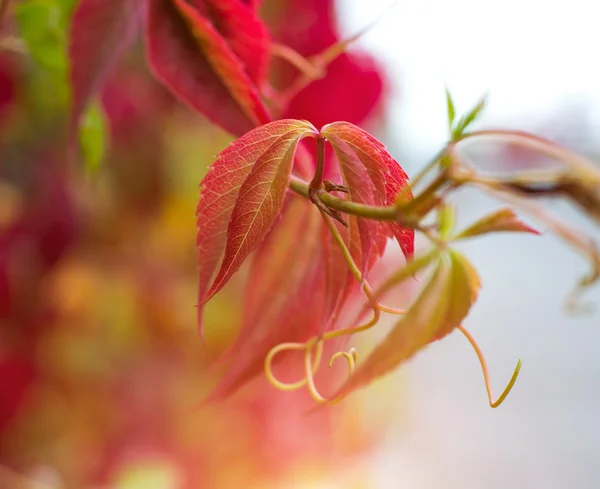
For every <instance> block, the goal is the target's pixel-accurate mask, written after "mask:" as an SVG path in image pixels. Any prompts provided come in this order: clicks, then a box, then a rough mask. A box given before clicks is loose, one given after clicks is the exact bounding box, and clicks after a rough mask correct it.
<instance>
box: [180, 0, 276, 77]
mask: <svg viewBox="0 0 600 489" xmlns="http://www.w3.org/2000/svg"><path fill="white" fill-rule="evenodd" d="M189 3H191V4H192V5H193V6H194V7H196V8H197V9H198V11H199V12H200V13H201V14H202V15H203V16H205V17H206V18H207V19H208V20H210V21H211V22H212V24H213V25H214V28H215V29H216V30H217V31H218V32H219V34H220V35H221V36H222V37H223V38H224V39H225V40H226V41H227V44H228V45H229V47H230V48H231V50H232V51H233V52H234V53H235V55H236V56H237V57H238V59H239V60H240V62H241V63H242V65H243V66H244V69H245V71H246V73H247V74H248V76H249V77H250V79H251V80H252V81H253V82H254V83H255V84H256V85H257V86H259V87H260V86H261V85H262V84H263V82H264V81H265V79H266V75H267V68H268V65H269V60H270V54H271V41H270V39H269V33H268V30H267V28H266V26H265V25H264V23H263V22H262V20H260V19H259V18H258V16H257V15H256V12H255V11H254V9H253V8H252V6H250V7H249V6H247V5H245V4H244V3H243V2H240V1H239V0H191V1H190V2H189ZM254 7H255V6H254Z"/></svg>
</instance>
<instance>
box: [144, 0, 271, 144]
mask: <svg viewBox="0 0 600 489" xmlns="http://www.w3.org/2000/svg"><path fill="white" fill-rule="evenodd" d="M146 36H147V52H148V60H149V63H150V66H151V68H152V70H153V72H154V74H155V76H156V77H157V78H158V79H159V80H161V81H162V83H164V84H165V85H166V86H167V87H168V88H170V89H171V91H173V93H174V94H175V95H176V96H177V97H179V98H180V99H181V100H182V101H184V102H186V103H187V104H188V105H190V106H191V107H193V108H194V109H195V110H197V111H199V112H201V113H202V114H204V115H205V116H206V117H208V118H209V119H210V120H211V121H213V122H214V123H215V124H217V125H219V126H220V127H222V128H223V129H225V130H226V131H229V132H230V133H232V134H235V135H241V134H244V133H246V132H248V131H250V130H251V129H252V128H254V127H256V126H258V125H260V124H264V123H266V122H268V121H269V120H270V118H269V115H268V114H267V112H266V109H265V107H264V106H263V104H262V101H261V100H260V96H259V93H258V89H257V87H256V86H255V85H254V83H253V82H252V80H251V79H250V77H249V75H248V73H247V72H246V71H245V66H244V64H243V62H242V61H240V59H238V57H237V56H236V55H235V53H234V52H233V51H232V49H231V47H230V46H229V44H228V43H227V41H226V40H225V39H224V38H223V37H222V36H221V35H220V34H219V33H218V32H217V30H216V29H215V27H214V25H213V23H212V22H211V21H210V20H208V19H207V18H206V17H203V16H202V15H201V13H200V11H199V10H198V9H197V8H194V7H193V6H192V5H191V4H189V3H187V2H185V1H184V0H149V5H148V18H147V25H146Z"/></svg>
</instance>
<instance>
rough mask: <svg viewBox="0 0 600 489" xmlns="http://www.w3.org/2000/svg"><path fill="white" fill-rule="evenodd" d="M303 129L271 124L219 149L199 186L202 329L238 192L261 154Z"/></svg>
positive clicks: (285, 122) (287, 123)
mask: <svg viewBox="0 0 600 489" xmlns="http://www.w3.org/2000/svg"><path fill="white" fill-rule="evenodd" d="M299 127H306V124H305V123H301V122H299V121H293V120H281V121H276V122H271V123H269V124H266V125H264V126H261V127H258V128H256V129H254V130H253V131H251V132H249V133H248V134H246V135H244V136H242V137H241V138H239V139H237V140H236V141H234V142H233V143H232V144H231V145H230V146H229V147H228V148H226V149H225V150H223V151H222V152H221V153H220V154H219V156H218V157H217V159H216V161H215V162H214V163H213V165H212V166H211V168H210V169H209V171H208V173H207V175H206V176H205V177H204V180H202V182H201V184H200V200H199V202H198V208H197V210H196V217H197V237H196V246H197V248H198V301H199V306H198V325H199V328H200V330H202V308H203V306H202V304H203V302H204V299H205V296H206V292H207V290H208V289H209V287H210V282H211V279H212V278H213V275H214V273H215V271H216V269H217V264H218V263H219V260H220V259H221V257H222V255H223V252H224V250H225V244H226V231H227V226H228V223H229V220H230V218H231V215H232V212H233V208H234V205H235V203H236V200H237V197H238V192H239V190H240V188H241V187H242V184H243V183H244V181H245V180H246V178H247V177H248V175H249V174H250V171H251V169H252V166H253V165H254V163H255V162H256V161H257V160H258V159H259V158H260V156H261V155H262V154H264V153H265V152H266V151H268V150H269V148H270V147H271V146H273V145H275V144H276V142H277V141H278V140H279V138H280V136H282V135H284V134H288V133H290V132H294V131H298V129H299Z"/></svg>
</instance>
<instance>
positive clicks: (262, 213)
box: [24, 0, 600, 407]
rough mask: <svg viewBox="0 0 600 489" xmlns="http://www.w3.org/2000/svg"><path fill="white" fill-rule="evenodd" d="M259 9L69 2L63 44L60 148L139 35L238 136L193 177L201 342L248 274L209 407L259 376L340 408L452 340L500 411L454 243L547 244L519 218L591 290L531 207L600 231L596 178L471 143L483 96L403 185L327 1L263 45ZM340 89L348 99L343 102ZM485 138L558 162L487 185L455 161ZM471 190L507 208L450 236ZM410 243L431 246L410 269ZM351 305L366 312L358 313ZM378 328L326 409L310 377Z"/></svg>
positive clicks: (370, 76) (472, 274)
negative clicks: (327, 351) (227, 292)
mask: <svg viewBox="0 0 600 489" xmlns="http://www.w3.org/2000/svg"><path fill="white" fill-rule="evenodd" d="M260 3H261V2H260V1H256V0H255V1H250V0H245V1H244V0H119V1H117V0H80V1H78V2H77V3H76V6H75V8H74V12H73V15H72V21H71V24H70V30H69V38H68V55H69V65H70V68H69V70H70V71H69V73H70V84H71V103H70V131H69V134H70V138H69V141H70V145H71V146H73V144H74V142H75V137H74V136H75V135H76V133H77V131H78V130H79V129H78V128H79V126H80V123H81V120H82V119H83V118H84V117H83V116H84V113H85V112H86V110H88V107H89V106H90V104H92V103H93V102H94V101H95V100H96V98H97V96H98V95H99V94H100V93H101V92H102V90H104V88H105V87H104V85H105V83H106V82H107V79H108V78H109V77H110V76H111V73H112V71H113V70H114V69H115V68H116V66H117V65H119V64H120V62H121V60H122V58H123V57H124V55H125V54H126V53H127V52H128V51H129V50H130V49H133V48H134V47H135V45H136V41H137V40H138V39H139V38H141V39H142V41H143V43H144V49H145V55H146V60H147V65H148V68H149V71H150V72H151V73H152V75H153V76H154V78H155V79H156V80H157V81H158V82H159V83H160V84H161V85H162V86H163V87H164V88H166V89H167V90H168V91H169V93H171V94H172V95H173V96H174V97H175V98H176V99H177V100H179V101H180V102H182V103H183V104H185V105H186V106H188V107H189V108H190V109H191V110H192V111H195V112H197V113H199V114H202V115H203V116H205V117H206V118H207V119H208V120H209V121H210V122H211V123H212V124H214V125H215V126H217V127H219V128H221V129H223V130H224V131H226V132H228V133H230V134H231V135H233V136H234V137H236V138H237V139H235V140H234V141H233V142H232V143H231V144H230V145H229V146H228V147H226V148H225V149H223V150H222V151H221V152H220V153H219V154H218V155H217V156H216V159H215V161H214V163H213V164H212V165H211V167H210V169H209V171H208V173H207V174H206V176H205V177H204V179H203V180H202V182H201V184H200V197H199V201H198V205H197V209H196V228H197V229H196V231H197V234H196V247H197V254H198V304H197V309H198V326H199V329H200V333H201V334H202V333H203V311H204V306H205V304H206V303H207V302H208V301H210V300H211V299H212V298H213V297H214V296H215V294H217V293H219V292H220V291H221V290H222V289H223V287H224V286H225V285H226V284H227V283H228V282H229V281H230V279H231V278H232V276H233V275H234V274H235V273H236V272H238V271H239V270H240V269H241V268H242V267H243V266H244V264H245V263H246V262H247V261H248V262H249V264H248V266H247V268H246V269H247V271H248V277H247V284H248V285H247V292H246V296H245V299H244V301H243V302H244V319H243V322H242V325H241V330H240V332H239V334H238V337H237V339H236V340H235V341H234V342H233V344H231V345H230V347H229V348H228V349H227V351H226V352H225V353H223V354H222V355H221V357H220V358H219V359H218V360H217V362H216V364H217V365H219V366H224V367H225V368H226V370H225V373H224V375H223V376H222V377H221V379H220V382H219V383H218V384H217V386H216V387H215V389H214V391H213V394H212V397H213V398H218V397H223V396H227V395H229V394H232V393H233V392H235V391H236V390H237V389H238V388H239V387H241V386H243V385H244V384H245V383H246V382H247V381H249V380H251V379H252V378H253V377H255V376H256V375H257V374H259V373H260V372H261V371H262V370H263V369H264V370H265V374H266V376H267V378H268V380H269V381H270V382H271V383H272V384H273V385H274V386H276V387H278V388H280V389H282V390H296V389H299V388H303V387H306V388H307V389H308V390H309V391H310V393H311V395H312V396H313V398H314V399H315V400H316V401H318V402H319V403H333V402H337V401H339V400H340V399H342V398H343V397H344V396H346V395H347V394H349V393H350V392H352V391H353V390H355V389H358V388H360V387H363V386H365V385H368V384H369V383H371V382H372V381H374V380H375V379H377V378H379V377H381V376H383V375H385V374H387V373H389V372H390V371H392V370H393V369H395V368H397V367H398V366H399V365H401V364H402V363H403V362H404V361H407V360H408V359H410V358H411V357H412V356H413V355H415V354H416V353H417V352H418V351H420V350H421V349H423V348H424V347H426V346H427V345H428V344H430V343H431V342H433V341H436V340H439V339H442V338H443V337H445V336H446V335H448V334H450V333H452V332H453V331H454V330H455V329H458V330H459V331H461V332H462V333H463V334H464V335H465V336H466V338H467V340H468V341H469V342H470V343H471V345H472V346H473V347H474V349H475V351H476V353H477V356H478V358H479V360H480V362H481V366H482V369H483V371H484V376H485V381H486V388H487V390H488V396H489V402H490V405H491V406H492V407H496V406H497V405H499V404H500V402H502V401H503V399H504V398H505V397H506V394H507V393H508V391H509V390H510V388H511V387H512V385H513V384H514V381H515V379H516V376H517V374H518V372H519V369H520V362H519V364H518V365H517V368H516V370H515V374H514V375H513V378H512V379H511V381H510V383H509V385H508V387H507V389H506V390H505V392H504V393H503V394H502V395H501V396H500V398H499V399H498V400H496V401H494V400H493V397H492V394H491V388H490V387H489V380H488V375H487V368H486V365H485V361H484V360H483V356H482V354H481V352H480V351H479V348H478V346H477V344H476V342H475V341H474V339H473V338H472V337H471V336H470V334H469V333H468V331H466V330H465V329H464V327H463V325H462V322H463V320H464V319H465V318H466V317H467V315H468V314H469V311H470V310H471V307H472V306H473V304H474V303H475V301H476V299H477V296H478V293H479V287H480V279H479V276H478V274H477V271H476V270H475V269H474V267H473V266H472V265H471V263H470V262H469V260H468V259H467V257H465V256H464V255H463V254H461V253H460V252H459V251H457V250H456V249H454V247H453V243H454V242H456V241H459V240H463V239H471V238H476V237H481V236H484V235H486V234H489V233H495V232H520V233H528V234H532V235H537V234H540V233H539V232H538V231H537V230H536V229H535V228H533V227H532V226H530V225H529V224H526V223H525V222H523V221H522V220H521V219H520V218H519V217H518V215H517V213H516V211H515V209H520V210H521V211H523V212H525V213H528V214H529V215H530V216H531V217H533V218H534V219H537V220H538V221H539V222H540V223H541V224H542V225H544V226H546V227H547V228H548V229H549V230H551V231H553V232H554V233H556V234H558V235H559V236H561V237H562V238H563V239H564V240H565V241H566V242H567V243H568V244H570V245H571V246H572V247H574V248H575V249H576V250H578V251H579V252H581V253H582V254H583V255H584V256H585V257H586V258H587V259H588V260H589V261H590V262H591V264H592V271H591V273H590V274H589V275H588V276H586V277H584V278H583V279H582V280H581V283H580V284H579V286H580V288H581V287H586V286H589V285H591V284H592V283H594V282H596V281H597V280H598V278H599V276H600V254H599V252H598V248H597V246H596V244H595V243H594V242H593V241H592V240H591V239H589V238H588V237H586V236H584V235H583V234H582V233H580V232H579V231H577V230H574V229H572V228H571V227H570V226H569V225H567V224H565V223H563V222H561V221H560V220H558V219H556V218H554V217H553V216H552V215H549V214H548V213H547V212H546V211H545V210H544V209H543V208H541V207H540V206H539V205H538V204H537V203H536V202H535V199H536V198H537V197H540V196H542V197H547V196H550V197H557V196H560V197H563V198H566V199H568V200H570V201H571V202H572V203H574V204H575V205H576V206H578V208H579V209H580V210H581V211H582V212H583V213H585V214H586V215H587V216H589V217H590V218H591V219H593V220H595V222H597V223H598V222H600V210H599V209H600V190H599V189H600V171H599V170H598V168H597V166H595V165H594V164H593V163H590V162H588V161H587V160H585V159H583V158H581V157H579V156H577V155H574V154H572V153H571V152H569V151H567V150H565V149H563V148H560V147H558V146H557V145H555V144H554V143H552V142H550V141H546V140H544V139H541V138H537V137H535V136H532V135H530V134H527V133H523V132H518V131H507V130H484V131H470V129H471V126H472V124H473V123H474V122H475V121H476V120H477V119H478V117H479V115H480V114H481V112H482V111H483V109H484V106H485V98H482V99H481V100H480V101H479V102H478V103H477V104H476V105H475V106H474V107H473V108H472V109H471V110H470V111H468V112H467V113H466V114H464V115H463V116H461V117H457V114H456V111H455V107H454V103H453V100H452V97H451V95H450V93H448V92H447V93H446V96H447V113H448V134H449V142H448V143H447V144H446V145H445V146H444V147H443V148H442V150H441V151H440V152H439V153H438V154H437V155H436V156H435V157H434V158H433V159H432V161H431V162H430V163H429V164H428V165H427V166H425V168H424V169H423V171H422V172H421V173H420V174H419V175H417V176H415V177H414V178H413V179H412V181H409V178H408V176H407V174H406V173H405V172H404V170H403V169H402V168H401V166H400V165H399V163H398V162H397V161H396V160H395V159H394V158H393V157H392V155H391V154H390V153H389V152H388V150H387V149H386V147H385V146H384V145H383V144H382V143H381V142H380V141H378V140H377V139H376V138H375V137H374V136H372V135H371V134H369V132H367V131H366V130H365V129H363V128H362V127H360V126H362V125H365V124H366V123H367V122H368V120H369V117H371V116H372V115H373V114H374V113H376V112H377V111H376V109H377V108H378V103H379V100H380V98H381V94H382V93H383V91H384V87H385V82H384V78H383V76H382V75H381V73H380V70H379V68H378V67H377V66H376V63H374V62H373V60H372V59H371V58H368V57H367V58H365V57H361V55H357V54H356V53H353V52H347V50H346V48H348V46H349V45H350V41H344V40H341V39H340V38H339V35H338V33H337V31H336V28H335V23H334V20H333V19H332V9H331V4H330V3H329V2H325V1H323V2H301V1H296V0H290V1H289V2H288V3H289V5H288V9H287V10H286V11H285V14H284V17H285V18H286V19H291V18H293V17H295V16H300V18H302V19H304V22H301V23H300V25H302V26H303V29H304V30H303V31H302V32H297V31H296V30H294V29H296V28H297V24H293V23H291V22H290V26H291V27H290V29H287V24H286V22H283V23H282V24H281V25H279V27H278V28H275V29H273V30H271V31H270V29H269V27H268V26H267V24H266V23H265V22H264V21H263V19H262V18H261V17H260V15H259V6H260ZM25 10H26V9H25ZM26 13H27V12H26ZM292 24H293V25H292ZM24 32H25V30H24ZM313 34H314V35H313ZM26 37H28V36H26ZM29 37H32V36H29ZM34 38H35V36H33V38H32V39H28V42H29V45H30V47H31V49H32V52H34V51H35V49H34V48H33V47H34V46H35V45H36V42H37V41H39V39H34ZM61 42H62V39H61ZM38 44H39V42H38ZM56 64H58V65H60V64H61V63H56ZM341 84H349V86H350V87H351V88H347V90H346V91H345V92H344V91H341V90H337V87H338V86H340V85H341ZM347 93H356V94H360V96H359V97H358V99H359V100H358V101H354V102H355V103H353V104H350V103H348V101H347V100H346V98H345V97H346V95H345V94H347ZM83 126H84V127H85V124H83ZM84 140H85V138H84ZM480 140H488V141H489V140H501V141H502V142H503V143H505V144H508V145H515V146H521V147H525V148H527V149H528V150H532V151H535V152H537V153H539V154H543V155H545V156H548V157H550V158H552V159H554V160H556V161H557V162H559V163H560V164H561V166H560V167H558V169H556V168H553V169H551V170H548V171H547V172H540V171H536V172H527V171H523V172H518V171H515V172H513V173H511V174H509V175H504V176H501V177H499V176H497V175H493V174H488V173H486V172H485V171H482V170H480V169H479V168H476V167H474V166H473V165H471V164H469V163H468V162H467V160H466V159H465V157H464V156H463V154H462V152H461V149H462V148H463V146H465V145H468V144H470V143H472V142H476V141H480ZM465 186H472V187H476V188H479V189H482V190H483V191H485V192H487V193H489V194H490V195H492V196H494V197H497V198H498V199H499V200H501V201H503V202H506V203H507V204H508V205H510V207H508V208H503V209H501V210H498V211H496V212H493V213H491V214H489V215H487V216H483V217H481V219H479V220H478V221H477V222H475V223H473V224H471V225H470V226H468V227H467V228H466V229H463V230H462V231H457V230H456V229H455V226H454V209H453V207H452V206H451V205H450V204H448V197H449V196H450V195H451V194H452V193H453V192H454V191H456V190H457V189H459V188H461V187H465ZM415 232H418V233H421V234H422V235H423V236H424V237H425V239H426V240H427V242H428V243H429V247H428V248H427V249H425V250H423V251H421V252H420V253H417V254H416V255H415ZM390 241H393V242H395V243H396V244H397V245H398V246H399V248H400V250H401V252H402V254H403V256H404V265H403V266H402V267H400V268H398V269H397V270H395V271H391V272H390V273H389V274H388V276H387V277H386V278H385V279H384V280H383V282H382V284H381V285H379V286H378V287H376V288H374V287H372V286H371V284H370V281H371V279H372V277H371V275H370V274H371V272H372V270H373V267H374V265H375V264H376V263H378V261H379V260H381V258H382V256H383V255H384V252H385V251H386V247H387V246H388V244H389V242H390ZM415 277H424V280H423V284H422V287H421V288H420V291H419V292H418V294H417V295H416V298H415V299H414V300H413V301H412V303H410V304H408V305H407V306H408V307H407V309H405V310H404V309H402V310H400V309H394V308H391V307H387V306H385V305H384V304H382V302H381V301H382V300H384V299H385V298H386V296H387V294H390V293H393V292H394V289H395V287H396V286H398V285H399V284H401V283H403V282H406V281H408V280H413V279H414V278H415ZM351 296H354V297H356V296H359V297H362V298H363V299H362V301H361V303H360V304H359V305H358V307H355V308H354V309H353V308H352V306H353V304H350V301H349V298H350V297H351ZM571 299H574V297H571ZM574 303H575V302H574V300H572V301H571V302H570V304H571V305H572V304H574ZM369 314H371V315H372V317H371V319H367V318H368V316H369ZM382 314H395V315H399V316H400V319H398V320H397V322H396V324H395V325H394V327H393V328H392V330H391V331H390V333H389V334H388V335H387V337H385V338H384V339H383V340H382V342H381V343H380V344H379V345H378V346H376V347H375V349H374V350H373V352H372V353H371V354H370V355H369V356H368V357H367V358H366V359H365V360H364V361H358V354H357V352H356V350H354V349H350V350H348V351H340V352H338V353H336V354H334V355H333V356H332V357H331V360H330V365H331V362H333V361H334V360H335V359H337V358H342V357H343V358H344V359H345V360H346V361H347V362H348V367H349V370H350V375H349V377H348V379H347V380H346V381H345V382H344V383H342V384H341V385H340V386H339V387H338V388H337V389H336V390H335V391H334V392H332V393H331V394H330V395H328V396H323V395H321V394H320V392H319V389H318V388H317V386H316V384H315V375H316V371H317V370H318V367H319V364H320V360H321V356H322V355H323V351H324V344H325V343H326V342H328V341H331V340H340V341H339V343H340V344H341V343H342V341H341V340H342V339H343V338H344V337H349V336H351V335H353V334H354V333H358V332H361V331H364V330H367V329H369V328H372V327H374V326H376V325H377V324H378V323H379V320H380V319H381V315H382ZM288 351H295V352H298V351H299V352H301V353H302V354H303V356H304V365H303V370H304V376H303V377H302V378H301V379H300V380H298V381H297V382H293V383H285V382H282V381H280V380H279V379H278V378H277V377H276V376H275V374H274V371H273V369H272V367H273V365H275V364H277V363H281V362H282V358H283V357H284V356H285V352H288Z"/></svg>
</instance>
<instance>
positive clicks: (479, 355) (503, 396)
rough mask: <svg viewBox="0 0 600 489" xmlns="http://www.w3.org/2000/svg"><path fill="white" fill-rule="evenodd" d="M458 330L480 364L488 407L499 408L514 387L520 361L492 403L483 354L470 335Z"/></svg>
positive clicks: (463, 330) (461, 329) (461, 327)
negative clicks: (469, 344)
mask: <svg viewBox="0 0 600 489" xmlns="http://www.w3.org/2000/svg"><path fill="white" fill-rule="evenodd" d="M458 329H459V330H460V332H461V333H462V334H463V335H465V338H467V340H468V341H469V343H471V346H472V347H473V350H475V353H476V355H477V358H478V359H479V363H480V364H481V370H482V371H483V380H484V381H485V389H486V391H487V395H488V400H489V402H490V407H492V408H497V407H498V406H500V404H502V403H503V402H504V399H506V396H508V393H509V392H510V391H511V389H512V388H513V386H514V385H515V382H516V381H517V377H518V376H519V371H520V370H521V365H522V363H523V362H522V361H521V359H519V361H518V362H517V366H516V367H515V370H514V372H513V374H512V377H511V378H510V381H509V383H508V385H507V386H506V388H505V389H504V391H503V392H502V394H501V395H500V397H499V398H498V399H496V400H495V401H493V400H492V399H493V398H494V397H493V394H492V386H491V382H490V375H489V373H488V368H487V364H486V362H485V358H484V357H483V353H482V352H481V349H480V348H479V345H478V344H477V342H476V341H475V338H473V336H471V333H469V332H468V331H467V330H466V329H465V328H464V327H463V326H459V327H458Z"/></svg>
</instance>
